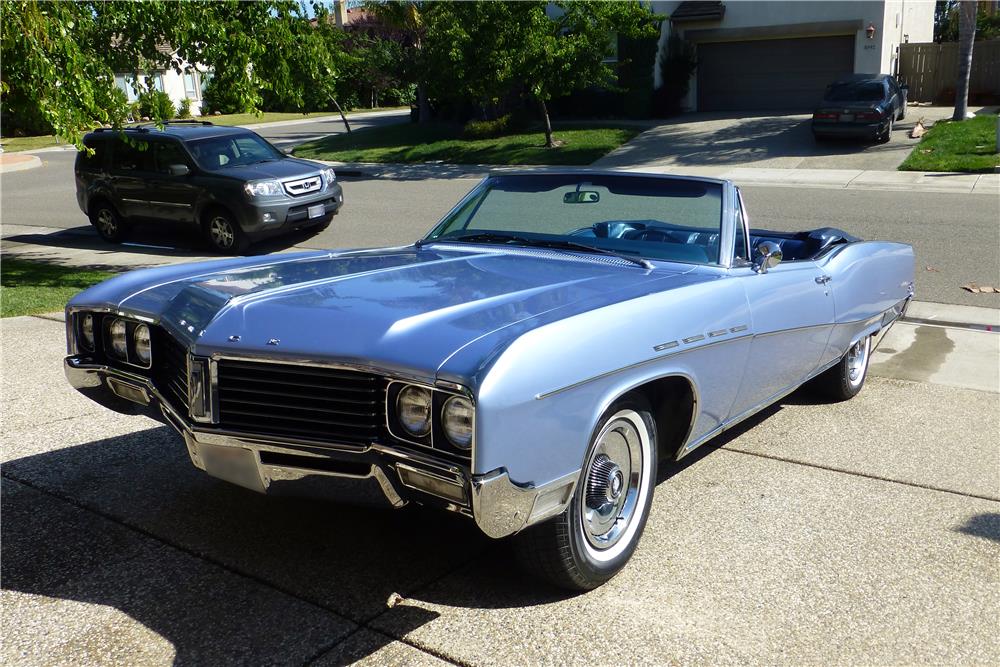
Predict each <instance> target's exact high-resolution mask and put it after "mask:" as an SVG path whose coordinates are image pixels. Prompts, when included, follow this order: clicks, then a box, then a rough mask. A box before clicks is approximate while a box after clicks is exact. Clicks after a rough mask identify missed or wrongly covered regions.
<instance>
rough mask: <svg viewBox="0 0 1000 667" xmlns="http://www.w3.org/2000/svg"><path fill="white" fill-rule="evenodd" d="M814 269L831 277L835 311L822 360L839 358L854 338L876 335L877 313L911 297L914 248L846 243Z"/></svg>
mask: <svg viewBox="0 0 1000 667" xmlns="http://www.w3.org/2000/svg"><path fill="white" fill-rule="evenodd" d="M819 265H820V267H821V268H822V269H823V272H824V273H825V274H826V275H828V276H830V279H831V280H830V282H829V287H830V289H831V290H832V292H833V302H834V312H835V320H834V321H835V324H834V327H833V331H832V332H831V335H830V341H829V344H828V346H827V350H826V355H825V359H824V361H830V360H833V359H837V358H840V357H841V356H843V354H844V352H846V351H847V348H848V347H849V346H850V345H851V344H852V343H853V342H854V341H856V340H858V338H860V337H862V336H866V335H868V334H870V333H874V332H875V331H877V330H878V329H879V328H881V321H882V314H883V313H885V311H887V310H889V309H890V308H892V307H893V306H894V305H896V304H898V303H899V302H900V301H902V300H904V299H907V298H909V297H911V296H912V295H913V279H914V256H913V248H912V247H910V246H909V245H906V244H904V243H892V242H889V241H863V242H858V243H851V244H849V245H845V246H843V247H842V248H840V249H838V250H836V251H834V252H833V253H831V254H830V255H828V256H827V257H826V258H824V259H822V260H820V261H819Z"/></svg>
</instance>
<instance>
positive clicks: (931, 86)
mask: <svg viewBox="0 0 1000 667" xmlns="http://www.w3.org/2000/svg"><path fill="white" fill-rule="evenodd" d="M899 78H900V79H901V80H902V81H903V82H904V83H906V84H908V85H909V86H910V91H909V95H908V99H909V100H910V101H913V102H944V103H954V96H955V80H956V79H957V78H958V42H946V43H944V44H901V45H900V47H899ZM949 98H950V99H949ZM990 98H1000V39H991V40H986V41H981V42H979V41H977V42H976V45H975V47H974V48H973V50H972V76H971V77H970V78H969V101H970V102H972V101H973V100H981V101H982V103H984V104H986V103H989V102H990Z"/></svg>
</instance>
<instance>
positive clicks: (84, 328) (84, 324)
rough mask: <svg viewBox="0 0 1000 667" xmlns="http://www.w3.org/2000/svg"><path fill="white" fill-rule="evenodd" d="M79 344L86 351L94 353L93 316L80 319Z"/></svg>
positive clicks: (87, 314)
mask: <svg viewBox="0 0 1000 667" xmlns="http://www.w3.org/2000/svg"><path fill="white" fill-rule="evenodd" d="M80 342H81V343H83V347H84V348H86V349H87V350H89V351H91V352H93V351H94V316H93V315H91V314H90V313H86V314H84V316H83V317H82V318H80Z"/></svg>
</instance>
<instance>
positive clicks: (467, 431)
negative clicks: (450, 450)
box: [441, 396, 475, 449]
mask: <svg viewBox="0 0 1000 667" xmlns="http://www.w3.org/2000/svg"><path fill="white" fill-rule="evenodd" d="M474 414H475V408H473V406H472V401H470V400H469V399H467V398H466V397H464V396H452V397H451V398H449V399H448V400H447V401H445V403H444V407H443V408H442V409H441V427H442V429H443V430H444V434H445V435H446V436H448V440H450V441H451V444H453V445H455V446H456V447H458V448H459V449H469V448H470V447H472V432H473V415H474Z"/></svg>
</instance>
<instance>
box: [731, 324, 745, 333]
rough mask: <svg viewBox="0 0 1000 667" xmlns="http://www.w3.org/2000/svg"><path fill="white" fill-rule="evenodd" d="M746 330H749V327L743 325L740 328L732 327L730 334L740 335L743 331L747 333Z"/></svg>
mask: <svg viewBox="0 0 1000 667" xmlns="http://www.w3.org/2000/svg"><path fill="white" fill-rule="evenodd" d="M746 330H747V325H745V324H741V325H739V326H738V327H732V328H730V329H729V332H730V333H739V332H741V331H746Z"/></svg>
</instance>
